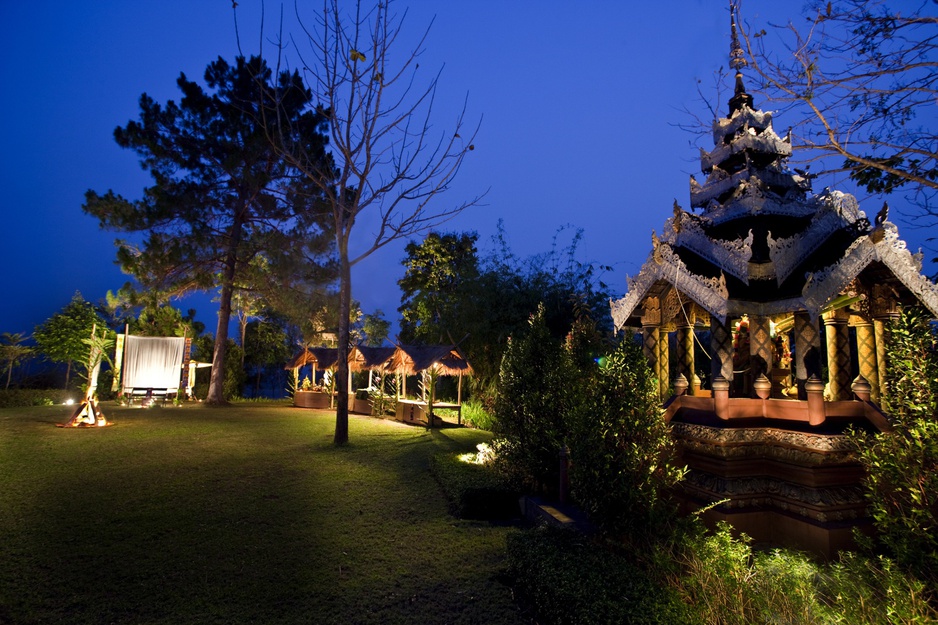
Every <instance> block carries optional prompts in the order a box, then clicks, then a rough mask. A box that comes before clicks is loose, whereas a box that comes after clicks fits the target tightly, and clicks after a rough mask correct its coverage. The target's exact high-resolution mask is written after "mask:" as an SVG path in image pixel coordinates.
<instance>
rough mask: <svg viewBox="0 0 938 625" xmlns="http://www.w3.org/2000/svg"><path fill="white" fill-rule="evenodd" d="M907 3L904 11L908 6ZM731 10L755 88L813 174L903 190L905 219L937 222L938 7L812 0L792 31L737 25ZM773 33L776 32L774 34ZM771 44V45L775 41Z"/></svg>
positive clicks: (875, 190) (882, 0)
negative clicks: (785, 125) (911, 208)
mask: <svg viewBox="0 0 938 625" xmlns="http://www.w3.org/2000/svg"><path fill="white" fill-rule="evenodd" d="M910 5H911V6H910ZM733 10H734V11H735V12H736V13H737V14H736V15H735V17H736V22H737V23H738V24H740V25H741V26H742V28H741V35H742V40H743V45H744V47H745V49H746V53H747V54H746V56H747V57H748V60H749V66H750V68H751V70H752V73H753V74H754V77H755V78H756V80H757V81H759V83H760V84H758V85H755V89H754V90H755V91H757V92H759V93H760V94H761V95H762V96H763V97H765V98H767V99H768V100H769V101H770V102H776V103H780V104H782V105H783V108H790V109H792V111H791V112H790V113H786V119H792V120H793V121H795V122H796V124H797V125H796V126H795V127H794V128H793V134H794V135H795V139H796V140H795V141H793V144H794V145H795V146H796V147H798V148H800V149H807V150H808V151H809V152H808V154H807V155H806V156H807V158H806V159H804V160H809V161H817V162H819V164H820V168H821V170H822V172H818V173H824V172H836V171H840V172H847V173H848V174H849V176H850V177H851V178H852V179H853V180H855V181H856V182H857V183H858V184H859V185H861V186H862V187H865V188H866V189H867V190H868V191H869V192H871V193H891V192H893V191H896V190H898V189H900V188H901V189H902V190H904V191H906V192H908V195H909V197H910V200H911V201H912V202H913V204H914V205H915V206H916V207H917V209H916V210H915V212H914V213H913V214H910V215H907V216H908V217H910V219H911V220H912V221H913V222H918V223H919V224H920V225H926V226H927V225H935V224H938V206H936V205H935V199H936V197H938V195H936V194H938V130H936V128H938V126H936V124H935V121H936V117H935V102H936V98H938V71H936V70H938V38H936V35H938V7H936V5H935V3H933V2H927V1H925V0H920V1H919V2H917V3H905V4H904V5H903V9H902V10H901V11H900V10H899V9H897V8H893V7H888V6H886V2H885V0H840V1H831V2H825V1H820V0H815V1H814V2H813V3H812V4H811V5H809V8H808V9H807V10H806V11H807V12H806V15H805V17H806V20H805V21H804V22H803V23H802V24H801V25H796V24H795V23H793V22H789V23H787V24H784V25H768V26H769V30H768V31H766V30H765V29H764V28H760V27H758V26H753V25H752V24H745V23H744V22H743V21H741V20H740V19H739V15H738V6H737V7H734V8H733ZM775 35H779V37H778V38H776V37H775ZM778 42H781V45H780V46H779V45H778Z"/></svg>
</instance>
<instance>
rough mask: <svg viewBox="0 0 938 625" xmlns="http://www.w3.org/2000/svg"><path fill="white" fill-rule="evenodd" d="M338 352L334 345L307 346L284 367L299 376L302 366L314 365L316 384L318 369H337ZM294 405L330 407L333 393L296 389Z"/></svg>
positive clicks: (313, 379)
mask: <svg viewBox="0 0 938 625" xmlns="http://www.w3.org/2000/svg"><path fill="white" fill-rule="evenodd" d="M338 354H339V350H337V349H335V348H334V347H307V348H304V349H303V350H302V351H300V352H299V353H298V354H297V355H296V356H294V357H293V358H292V359H291V360H290V361H289V362H288V363H287V364H286V366H285V367H284V369H288V370H290V369H292V370H293V372H294V376H297V375H298V371H299V369H300V367H304V366H306V365H312V367H313V372H312V375H311V376H310V379H311V380H312V382H313V384H314V385H315V383H316V370H317V369H322V370H332V369H335V366H336V363H337V362H338V359H339V356H338ZM293 405H294V406H298V407H300V408H329V407H331V406H332V393H328V392H325V391H315V390H308V391H306V390H301V389H296V391H295V392H294V393H293Z"/></svg>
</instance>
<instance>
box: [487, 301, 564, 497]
mask: <svg viewBox="0 0 938 625" xmlns="http://www.w3.org/2000/svg"><path fill="white" fill-rule="evenodd" d="M577 378H578V376H577V373H576V371H575V370H574V369H573V366H572V363H571V360H570V356H569V354H568V353H567V351H566V350H564V349H563V346H562V345H561V344H560V342H559V341H557V340H555V339H554V338H553V337H552V336H551V335H550V331H549V330H548V328H547V323H546V321H545V314H544V307H543V305H541V306H539V307H538V309H537V312H536V313H535V314H534V315H532V316H531V319H530V320H529V322H528V329H527V332H525V333H524V334H522V335H521V336H517V337H512V338H511V340H510V341H509V343H508V347H507V349H506V350H505V355H504V357H503V358H502V365H501V369H500V371H499V378H498V389H497V394H496V399H495V418H496V420H497V425H496V428H495V432H496V434H497V435H498V437H499V438H498V439H497V440H496V447H497V449H498V456H499V458H500V459H502V460H504V461H505V462H506V463H507V464H508V466H509V467H510V468H511V469H513V470H515V471H517V477H518V479H519V481H520V482H521V483H522V484H523V485H524V486H525V487H527V488H530V489H532V490H533V491H535V492H542V493H543V492H550V491H552V490H554V489H556V488H557V484H559V475H560V461H559V453H560V449H561V447H562V446H563V445H564V444H565V438H566V436H567V432H568V427H567V419H568V415H569V413H570V412H571V411H572V410H573V409H574V408H575V404H576V393H577V392H578V389H579V385H578V380H577Z"/></svg>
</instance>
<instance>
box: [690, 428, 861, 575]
mask: <svg viewBox="0 0 938 625" xmlns="http://www.w3.org/2000/svg"><path fill="white" fill-rule="evenodd" d="M681 417H684V418H689V420H692V421H696V422H695V423H689V422H687V421H682V420H680V419H681ZM671 425H672V435H673V436H674V437H675V440H676V441H677V443H678V448H679V450H680V456H681V457H680V459H679V462H680V463H681V464H683V465H686V466H687V467H688V474H687V477H686V479H685V480H684V482H683V483H682V486H681V488H682V490H681V496H682V498H683V502H684V508H685V510H686V511H688V512H690V511H693V510H695V509H699V508H702V507H706V506H708V505H712V504H714V503H716V502H721V503H719V504H718V505H716V506H714V507H713V508H712V509H710V510H708V511H707V512H706V513H704V515H703V518H704V519H705V521H707V522H709V523H713V524H715V523H716V522H717V521H721V520H722V521H727V522H729V523H730V524H731V525H732V526H733V527H734V528H735V529H736V530H737V531H739V532H744V533H745V534H747V535H749V536H750V537H751V538H752V539H753V541H754V542H755V543H757V544H765V545H775V546H781V547H789V548H794V549H799V550H803V551H809V552H812V553H814V554H816V555H818V556H821V557H823V558H832V557H834V556H835V555H836V553H837V552H838V551H840V550H842V549H851V548H854V547H855V543H854V538H853V531H854V528H859V529H861V530H863V529H864V528H868V527H869V525H870V521H869V518H868V513H867V510H866V503H865V501H864V498H863V488H862V480H863V476H864V472H863V468H862V466H861V465H860V464H859V462H858V461H857V459H856V457H855V455H854V454H853V452H852V449H851V447H850V443H849V440H848V439H847V437H846V435H845V434H844V429H845V428H846V425H847V423H841V424H837V425H838V427H832V426H834V424H833V423H831V422H828V423H827V424H826V425H827V427H826V428H817V427H810V426H807V425H806V424H795V423H791V422H788V423H785V422H780V421H776V420H771V419H764V418H751V419H741V420H738V421H730V422H725V421H723V422H721V421H720V420H716V419H712V418H707V416H706V415H701V414H699V413H698V414H696V415H689V414H684V415H678V419H677V420H676V421H672V422H671Z"/></svg>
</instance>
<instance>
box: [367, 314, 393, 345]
mask: <svg viewBox="0 0 938 625" xmlns="http://www.w3.org/2000/svg"><path fill="white" fill-rule="evenodd" d="M390 330H391V322H390V321H388V320H387V319H385V318H384V311H382V310H381V309H380V308H378V309H376V310H375V311H374V312H373V313H371V314H368V315H365V316H364V317H362V333H363V334H364V335H365V345H368V346H370V347H379V346H380V345H382V344H383V343H384V341H385V340H386V339H387V338H388V333H389V332H390Z"/></svg>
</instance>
